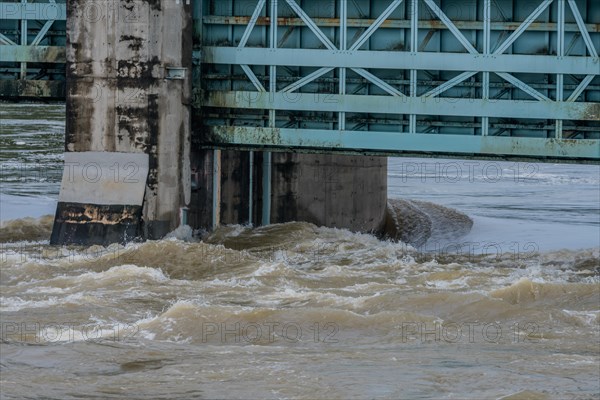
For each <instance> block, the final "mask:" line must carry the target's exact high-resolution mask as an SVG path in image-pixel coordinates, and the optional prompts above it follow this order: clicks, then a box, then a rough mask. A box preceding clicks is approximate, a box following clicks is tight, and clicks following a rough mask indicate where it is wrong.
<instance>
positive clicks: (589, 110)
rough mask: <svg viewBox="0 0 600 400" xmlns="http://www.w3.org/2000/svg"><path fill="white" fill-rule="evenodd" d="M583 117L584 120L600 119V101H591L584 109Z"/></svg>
mask: <svg viewBox="0 0 600 400" xmlns="http://www.w3.org/2000/svg"><path fill="white" fill-rule="evenodd" d="M581 117H582V118H581V119H584V120H589V121H600V103H590V105H589V106H588V107H586V108H585V110H584V111H583V113H582V115H581Z"/></svg>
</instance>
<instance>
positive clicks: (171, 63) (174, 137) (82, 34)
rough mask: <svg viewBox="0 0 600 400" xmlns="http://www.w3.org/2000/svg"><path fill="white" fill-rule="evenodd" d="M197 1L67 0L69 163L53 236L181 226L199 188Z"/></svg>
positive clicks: (147, 233)
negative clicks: (195, 156) (195, 171)
mask: <svg viewBox="0 0 600 400" xmlns="http://www.w3.org/2000/svg"><path fill="white" fill-rule="evenodd" d="M188 3H189V2H185V1H181V2H176V1H154V0H153V1H150V0H147V1H131V0H106V1H100V2H90V1H88V0H68V2H67V13H68V15H69V17H68V20H67V46H66V47H67V67H66V68H67V92H68V93H67V98H66V104H67V123H66V152H67V153H66V154H67V157H66V159H67V160H68V162H69V163H70V164H66V165H65V174H64V176H63V181H62V186H61V194H60V197H59V204H58V208H57V212H56V218H55V223H54V229H53V233H52V239H51V242H52V243H56V244H58V243H60V244H62V243H83V244H108V243H111V242H114V241H126V240H130V239H133V238H134V237H143V238H150V239H154V238H160V237H162V236H164V235H165V234H166V233H168V232H169V231H171V230H172V229H174V228H176V227H177V225H178V224H179V219H180V208H182V207H185V206H186V205H187V204H188V203H189V202H190V194H191V193H190V189H191V188H190V166H189V154H190V130H191V121H190V119H191V117H190V115H191V113H190V103H191V102H190V100H191V99H190V97H191V67H192V12H191V5H189V4H188ZM117 239H118V240H117Z"/></svg>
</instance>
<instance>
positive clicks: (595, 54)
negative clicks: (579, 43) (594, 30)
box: [569, 0, 598, 58]
mask: <svg viewBox="0 0 600 400" xmlns="http://www.w3.org/2000/svg"><path fill="white" fill-rule="evenodd" d="M569 6H570V7H571V11H573V16H574V17H575V21H577V26H578V27H579V30H580V31H581V36H583V40H584V41H585V45H586V46H587V48H588V50H589V52H590V54H591V56H592V57H595V58H596V57H598V52H597V51H596V47H594V42H592V38H591V37H590V33H589V32H588V31H587V28H586V27H585V22H583V18H581V13H579V9H578V8H577V4H576V3H575V0H569Z"/></svg>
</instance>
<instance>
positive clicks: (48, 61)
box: [0, 0, 67, 97]
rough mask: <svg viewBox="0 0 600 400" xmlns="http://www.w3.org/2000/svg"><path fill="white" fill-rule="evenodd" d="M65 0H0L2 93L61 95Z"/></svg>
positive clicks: (0, 78) (0, 77)
mask: <svg viewBox="0 0 600 400" xmlns="http://www.w3.org/2000/svg"><path fill="white" fill-rule="evenodd" d="M66 18H67V11H66V0H37V1H34V0H16V1H12V2H10V1H5V2H0V89H1V96H2V97H20V96H27V97H64V80H65V58H66V56H65V40H66V25H65V21H66Z"/></svg>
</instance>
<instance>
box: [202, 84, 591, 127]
mask: <svg viewBox="0 0 600 400" xmlns="http://www.w3.org/2000/svg"><path fill="white" fill-rule="evenodd" d="M196 101H197V103H196V104H195V106H196V107H219V108H246V109H265V110H269V109H275V110H287V111H321V112H350V113H370V114H393V115H398V114H416V115H443V116H470V117H495V118H515V119H518V118H530V119H565V120H581V121H598V120H600V103H573V102H562V103H557V102H554V101H526V100H494V99H491V100H482V99H456V98H439V97H433V98H432V97H427V98H425V97H393V96H374V95H369V96H361V95H338V94H323V93H314V94H311V93H259V92H244V91H237V92H218V91H213V92H208V93H207V94H206V97H205V98H200V99H198V100H196Z"/></svg>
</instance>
